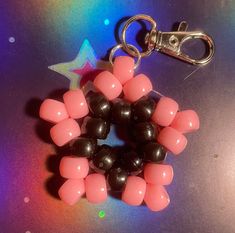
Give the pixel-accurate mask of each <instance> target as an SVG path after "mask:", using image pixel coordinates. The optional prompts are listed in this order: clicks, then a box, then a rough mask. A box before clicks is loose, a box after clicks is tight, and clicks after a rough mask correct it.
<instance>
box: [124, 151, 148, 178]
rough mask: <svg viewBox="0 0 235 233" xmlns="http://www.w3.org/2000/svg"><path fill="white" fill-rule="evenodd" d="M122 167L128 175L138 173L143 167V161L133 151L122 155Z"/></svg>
mask: <svg viewBox="0 0 235 233" xmlns="http://www.w3.org/2000/svg"><path fill="white" fill-rule="evenodd" d="M122 165H123V167H124V168H125V169H126V170H127V171H128V172H130V173H140V172H141V171H142V170H143V166H144V164H143V159H142V158H141V156H139V155H138V154H137V153H136V152H135V151H129V152H127V153H124V155H123V157H122Z"/></svg>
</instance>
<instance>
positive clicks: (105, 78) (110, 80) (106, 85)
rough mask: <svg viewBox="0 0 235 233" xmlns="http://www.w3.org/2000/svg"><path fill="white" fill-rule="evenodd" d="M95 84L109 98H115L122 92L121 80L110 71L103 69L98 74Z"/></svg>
mask: <svg viewBox="0 0 235 233" xmlns="http://www.w3.org/2000/svg"><path fill="white" fill-rule="evenodd" d="M93 84H94V86H95V88H96V89H97V90H98V91H100V92H102V93H103V94H104V95H105V97H106V98H107V99H108V100H113V99H115V98H117V97H118V96H119V95H120V94H121V93H122V85H121V83H120V81H119V80H118V79H117V78H116V77H115V76H114V75H113V74H112V73H110V72H109V71H103V72H101V73H100V74H98V75H97V76H96V78H95V80H94V82H93Z"/></svg>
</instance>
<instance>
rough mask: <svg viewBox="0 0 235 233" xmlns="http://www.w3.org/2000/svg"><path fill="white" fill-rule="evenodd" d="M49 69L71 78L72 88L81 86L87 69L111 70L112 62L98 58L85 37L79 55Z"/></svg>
mask: <svg viewBox="0 0 235 233" xmlns="http://www.w3.org/2000/svg"><path fill="white" fill-rule="evenodd" d="M48 68H49V69H51V70H53V71H55V72H57V73H59V74H62V75H64V76H65V77H66V78H68V79H69V80H70V89H75V88H77V87H79V85H80V80H81V78H82V76H83V75H84V74H86V72H87V71H91V70H95V69H100V70H103V69H106V70H110V63H109V62H106V61H102V60H97V58H96V55H95V52H94V49H93V48H92V46H91V44H90V42H89V41H88V40H87V39H85V40H84V41H83V43H82V46H81V48H80V50H79V53H78V55H77V57H76V58H75V59H74V60H73V61H70V62H65V63H59V64H56V65H52V66H49V67H48Z"/></svg>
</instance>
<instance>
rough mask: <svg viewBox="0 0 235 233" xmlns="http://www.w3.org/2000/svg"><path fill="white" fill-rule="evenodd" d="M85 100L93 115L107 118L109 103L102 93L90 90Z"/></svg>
mask: <svg viewBox="0 0 235 233" xmlns="http://www.w3.org/2000/svg"><path fill="white" fill-rule="evenodd" d="M86 100H87V103H88V106H89V109H90V111H91V113H92V115H93V116H94V117H96V118H103V119H108V118H109V116H110V112H111V103H110V102H109V101H108V100H107V99H106V97H105V96H104V95H103V94H101V93H98V92H91V93H89V94H88V95H87V98H86Z"/></svg>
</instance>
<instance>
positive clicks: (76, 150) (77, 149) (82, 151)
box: [72, 138, 97, 157]
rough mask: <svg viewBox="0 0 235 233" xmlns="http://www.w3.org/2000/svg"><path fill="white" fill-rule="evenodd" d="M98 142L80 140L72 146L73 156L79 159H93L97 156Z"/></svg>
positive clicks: (91, 139)
mask: <svg viewBox="0 0 235 233" xmlns="http://www.w3.org/2000/svg"><path fill="white" fill-rule="evenodd" d="M96 148H97V140H96V139H94V138H78V139H77V140H76V141H75V142H74V143H73V145H72V154H73V155H78V156H79V157H91V156H93V155H94V154H95V152H96Z"/></svg>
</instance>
